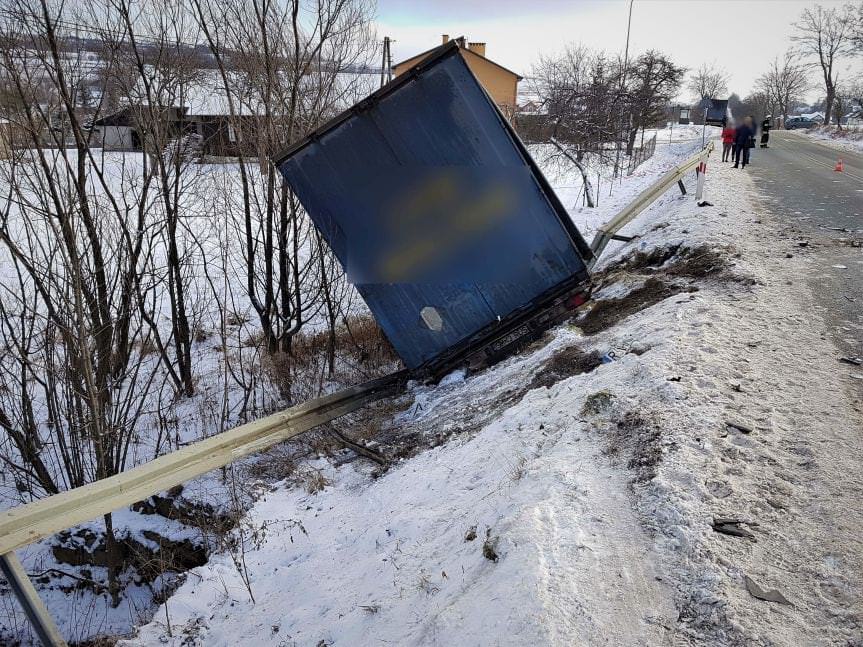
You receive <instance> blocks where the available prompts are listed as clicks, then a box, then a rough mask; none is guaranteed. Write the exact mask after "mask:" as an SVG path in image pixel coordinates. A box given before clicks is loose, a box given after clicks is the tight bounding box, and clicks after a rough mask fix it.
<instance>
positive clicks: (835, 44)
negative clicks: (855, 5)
mask: <svg viewBox="0 0 863 647" xmlns="http://www.w3.org/2000/svg"><path fill="white" fill-rule="evenodd" d="M853 21H854V16H853V14H852V12H851V11H850V10H849V8H848V7H845V8H842V9H839V8H836V7H829V8H827V9H825V8H824V7H822V6H821V5H815V7H814V8H807V9H804V10H803V13H802V14H801V15H800V19H799V20H798V21H797V22H796V23H795V24H794V28H795V33H794V35H793V36H792V37H791V38H792V40H794V41H795V42H796V43H797V44H798V46H799V48H800V51H801V52H802V54H803V55H804V56H805V57H807V58H810V59H814V62H813V65H815V66H817V67H818V68H820V70H821V76H822V79H823V82H824V90H825V92H826V102H825V106H824V123H825V124H829V123H830V117H831V116H832V114H833V102H834V100H835V98H836V84H837V82H838V77H839V68H838V62H839V61H840V60H841V58H842V57H843V56H848V55H851V54H852V53H853V51H854V49H853V42H852V33H853V32H852V29H853Z"/></svg>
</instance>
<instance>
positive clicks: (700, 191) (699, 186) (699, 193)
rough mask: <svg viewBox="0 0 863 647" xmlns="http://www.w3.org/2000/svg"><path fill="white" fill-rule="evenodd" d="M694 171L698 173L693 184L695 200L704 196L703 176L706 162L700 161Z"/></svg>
mask: <svg viewBox="0 0 863 647" xmlns="http://www.w3.org/2000/svg"><path fill="white" fill-rule="evenodd" d="M695 173H696V174H697V175H698V181H697V182H696V184H695V200H696V201H700V200H701V198H702V197H703V196H704V179H705V177H704V176H705V175H707V162H706V161H705V162H701V163H700V164H699V165H698V166H697V167H696V169H695Z"/></svg>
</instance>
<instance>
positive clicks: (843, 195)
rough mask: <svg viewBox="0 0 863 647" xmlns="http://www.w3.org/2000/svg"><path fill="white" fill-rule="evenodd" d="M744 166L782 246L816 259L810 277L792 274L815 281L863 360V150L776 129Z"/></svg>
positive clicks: (848, 346) (835, 327)
mask: <svg viewBox="0 0 863 647" xmlns="http://www.w3.org/2000/svg"><path fill="white" fill-rule="evenodd" d="M840 157H841V158H842V160H843V162H844V164H845V170H844V172H842V173H839V172H836V171H834V167H835V165H836V162H837V160H838V159H839V158H840ZM740 172H745V173H749V174H750V175H751V176H752V178H753V179H754V181H755V185H756V187H757V188H758V191H759V193H760V197H761V200H762V202H763V203H764V204H765V206H767V207H768V208H769V209H770V210H771V211H772V212H773V213H774V214H775V215H776V216H778V222H779V227H780V232H777V233H779V234H780V236H778V237H777V252H779V253H781V252H783V251H784V252H786V253H792V254H795V255H805V256H806V257H807V259H808V260H809V261H810V262H809V267H810V268H811V272H810V273H809V276H806V277H789V278H790V279H792V278H793V279H796V280H800V279H801V278H802V280H805V281H806V283H808V285H809V287H810V288H811V289H812V291H813V293H814V294H815V297H816V303H817V304H818V307H819V309H823V312H824V314H825V315H826V319H827V321H828V323H829V324H830V327H831V332H832V335H833V337H834V340H835V341H836V342H837V344H838V345H839V348H840V350H841V351H842V352H843V353H844V354H845V355H848V356H851V357H860V358H863V246H861V245H863V155H861V154H860V153H855V152H847V151H839V150H837V149H835V148H832V147H829V146H826V145H824V144H819V143H817V142H816V141H812V140H810V139H808V138H805V137H801V136H799V135H795V134H794V133H788V132H781V131H779V132H777V131H774V132H772V133H771V134H770V145H769V147H768V148H767V149H761V148H756V149H754V150H753V151H752V165H751V166H748V167H747V168H746V170H745V171H740ZM801 242H802V243H804V244H805V246H801Z"/></svg>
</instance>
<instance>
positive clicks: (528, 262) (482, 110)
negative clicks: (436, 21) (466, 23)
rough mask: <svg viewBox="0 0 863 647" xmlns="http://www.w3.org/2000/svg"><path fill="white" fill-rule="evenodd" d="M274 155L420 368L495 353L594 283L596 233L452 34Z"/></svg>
mask: <svg viewBox="0 0 863 647" xmlns="http://www.w3.org/2000/svg"><path fill="white" fill-rule="evenodd" d="M276 162H277V164H278V166H279V168H280V170H281V172H282V174H283V175H284V177H285V178H286V180H287V182H288V183H289V184H290V186H291V188H292V189H293V191H294V192H295V193H296V195H297V196H298V198H299V200H300V202H301V203H302V205H303V207H304V208H305V209H306V211H307V212H308V214H309V216H310V217H311V218H312V220H313V222H314V223H315V225H316V226H317V228H318V229H319V230H320V232H321V234H322V235H323V237H324V238H325V239H326V241H327V242H328V244H329V245H330V247H331V248H332V250H333V252H334V253H335V254H336V256H337V257H338V259H339V261H340V262H341V263H342V265H343V266H344V268H345V271H346V272H347V275H348V278H349V280H350V281H351V282H352V283H353V284H354V285H355V286H356V288H357V290H358V291H359V293H360V294H361V295H362V297H363V298H364V299H365V301H366V304H367V305H368V307H369V309H370V310H371V312H372V314H373V315H374V316H375V318H376V319H377V321H378V323H379V325H380V326H381V328H382V329H383V331H384V333H385V334H386V335H387V337H388V338H389V340H390V342H391V343H392V345H393V347H394V348H395V349H396V351H397V352H398V354H399V356H400V357H401V358H402V360H403V361H404V363H405V365H406V366H407V367H408V368H410V369H414V370H415V371H417V372H418V373H420V374H430V375H435V374H436V375H440V374H441V373H442V372H444V371H446V370H449V369H451V368H453V367H455V366H457V365H459V364H461V363H465V362H468V363H472V364H478V363H486V362H489V361H494V360H496V359H497V358H498V357H500V356H502V355H504V354H506V353H507V352H510V351H511V350H512V349H513V348H514V347H516V346H517V345H519V344H520V343H523V342H524V341H525V340H526V339H528V338H530V337H532V336H535V334H536V333H537V332H538V331H540V330H543V329H544V328H546V327H548V325H550V324H551V323H553V322H554V321H556V320H558V319H560V317H561V316H562V315H563V314H564V313H565V311H566V310H567V308H572V307H575V306H577V305H579V304H580V303H581V302H583V300H584V299H585V297H586V289H587V279H588V275H587V266H586V263H587V261H588V260H590V258H591V257H592V252H591V251H590V247H589V246H588V244H587V243H586V242H585V241H584V239H583V238H582V237H581V235H580V234H579V232H578V230H577V229H576V228H575V226H574V224H573V223H572V221H571V220H570V218H569V216H568V215H567V213H566V210H565V209H564V207H563V205H562V204H561V203H560V201H559V200H558V199H557V197H556V196H555V195H554V193H553V192H552V190H551V187H550V186H549V185H548V183H547V181H546V180H545V178H544V177H543V175H542V173H541V172H540V170H539V168H538V167H537V166H536V164H535V162H534V161H533V160H532V159H531V157H530V155H529V154H528V152H527V150H526V149H525V147H524V145H523V144H522V143H521V141H520V140H519V138H518V136H517V135H516V134H515V132H514V131H513V129H512V127H511V126H510V124H509V123H508V122H507V121H506V119H505V118H504V117H503V115H502V114H501V113H500V111H499V110H498V109H497V107H496V106H495V104H494V103H493V102H492V100H491V99H490V98H489V96H488V95H487V94H486V93H485V91H484V90H483V88H482V87H481V86H480V84H479V82H478V81H477V79H476V77H474V75H473V73H472V72H471V71H470V69H469V68H468V66H467V64H466V63H465V61H464V59H463V58H462V56H461V55H460V53H459V50H458V47H457V45H456V44H455V43H449V44H447V45H443V46H441V47H439V48H438V49H437V50H435V51H434V52H433V53H432V55H431V56H429V57H428V58H426V59H425V60H424V61H423V62H422V63H420V64H419V65H417V66H416V67H414V68H413V69H411V70H410V71H409V72H406V73H405V74H403V75H401V76H399V77H398V78H396V79H395V80H393V81H392V82H390V83H389V84H387V85H386V86H384V87H382V88H381V89H380V90H379V91H377V92H375V93H374V94H372V95H371V96H369V97H368V98H366V99H364V100H363V101H361V102H360V103H358V104H357V105H355V106H354V107H353V108H351V109H350V110H348V111H346V112H345V113H343V114H342V115H340V116H338V117H336V118H335V119H333V120H332V121H330V122H329V123H327V124H325V125H324V126H323V127H321V128H319V129H318V130H317V131H315V132H314V133H312V134H311V135H310V136H309V137H307V138H306V139H305V140H303V141H300V142H298V143H296V144H295V145H293V146H292V147H291V148H289V149H288V150H287V151H285V152H284V153H283V154H282V155H281V156H279V158H278V159H277V160H276Z"/></svg>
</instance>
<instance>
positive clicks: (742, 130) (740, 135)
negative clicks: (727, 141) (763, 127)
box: [734, 117, 755, 168]
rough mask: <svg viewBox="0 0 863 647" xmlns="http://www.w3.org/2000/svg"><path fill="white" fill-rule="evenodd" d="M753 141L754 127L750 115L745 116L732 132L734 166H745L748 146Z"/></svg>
mask: <svg viewBox="0 0 863 647" xmlns="http://www.w3.org/2000/svg"><path fill="white" fill-rule="evenodd" d="M754 141H755V129H754V128H753V127H752V117H746V118H745V119H744V120H743V124H741V125H740V126H738V128H737V131H736V132H735V133H734V168H746V165H747V164H749V146H750V144H751V143H753V142H754ZM741 162H742V164H741Z"/></svg>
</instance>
